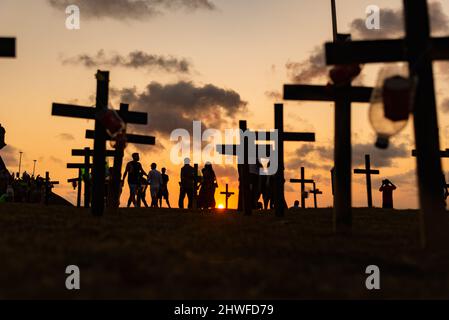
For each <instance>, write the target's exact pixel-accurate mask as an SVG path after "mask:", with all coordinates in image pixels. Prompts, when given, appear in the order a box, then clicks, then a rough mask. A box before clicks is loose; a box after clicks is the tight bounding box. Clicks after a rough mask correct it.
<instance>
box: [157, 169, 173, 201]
mask: <svg viewBox="0 0 449 320" xmlns="http://www.w3.org/2000/svg"><path fill="white" fill-rule="evenodd" d="M166 172H167V169H165V168H162V185H161V191H160V192H159V207H161V208H162V199H165V202H166V203H167V206H168V207H169V208H171V206H170V200H169V199H168V181H169V180H170V178H169V177H168V175H167V174H166Z"/></svg>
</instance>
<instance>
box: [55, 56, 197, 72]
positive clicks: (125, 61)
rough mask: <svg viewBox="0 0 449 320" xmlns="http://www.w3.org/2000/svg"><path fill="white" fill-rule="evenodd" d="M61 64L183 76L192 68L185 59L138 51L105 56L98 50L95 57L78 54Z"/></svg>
mask: <svg viewBox="0 0 449 320" xmlns="http://www.w3.org/2000/svg"><path fill="white" fill-rule="evenodd" d="M62 63H63V64H65V65H82V66H84V67H86V68H93V67H98V66H105V67H123V68H130V69H140V68H146V69H148V70H149V71H152V70H154V69H158V70H163V71H166V72H174V73H184V74H188V73H190V70H191V68H192V65H191V63H190V62H189V61H188V60H187V59H184V58H181V59H180V58H176V57H172V56H162V55H154V54H148V53H146V52H143V51H138V50H135V51H132V52H130V53H129V54H128V55H126V56H124V55H120V54H117V53H114V54H109V55H106V54H105V52H104V50H99V51H98V52H97V53H96V54H95V55H89V54H80V55H77V56H75V57H70V58H66V59H63V61H62Z"/></svg>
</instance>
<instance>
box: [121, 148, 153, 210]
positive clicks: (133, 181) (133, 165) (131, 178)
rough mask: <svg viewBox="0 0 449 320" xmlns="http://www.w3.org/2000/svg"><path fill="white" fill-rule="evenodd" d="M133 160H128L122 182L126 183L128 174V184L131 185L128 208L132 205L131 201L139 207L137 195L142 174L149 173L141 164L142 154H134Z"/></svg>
mask: <svg viewBox="0 0 449 320" xmlns="http://www.w3.org/2000/svg"><path fill="white" fill-rule="evenodd" d="M132 158H133V160H132V161H130V162H128V164H127V165H126V169H125V173H124V174H123V179H122V184H124V182H125V179H126V176H128V186H129V199H128V205H127V206H128V208H129V207H130V206H131V203H132V204H133V205H134V207H137V206H138V205H137V201H136V196H137V192H138V189H139V187H140V179H141V177H142V175H144V176H146V175H147V174H146V173H145V171H144V170H143V168H142V165H141V164H140V162H139V160H140V156H139V154H138V153H133V154H132Z"/></svg>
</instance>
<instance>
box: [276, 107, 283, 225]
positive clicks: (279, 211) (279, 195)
mask: <svg viewBox="0 0 449 320" xmlns="http://www.w3.org/2000/svg"><path fill="white" fill-rule="evenodd" d="M274 128H275V129H276V130H277V131H278V146H277V155H278V170H277V172H276V175H275V181H276V182H275V183H276V190H275V195H274V199H275V203H274V205H275V210H276V216H277V217H283V216H284V214H285V210H284V209H285V207H284V203H285V200H284V181H285V179H284V105H283V104H280V103H277V104H275V105H274Z"/></svg>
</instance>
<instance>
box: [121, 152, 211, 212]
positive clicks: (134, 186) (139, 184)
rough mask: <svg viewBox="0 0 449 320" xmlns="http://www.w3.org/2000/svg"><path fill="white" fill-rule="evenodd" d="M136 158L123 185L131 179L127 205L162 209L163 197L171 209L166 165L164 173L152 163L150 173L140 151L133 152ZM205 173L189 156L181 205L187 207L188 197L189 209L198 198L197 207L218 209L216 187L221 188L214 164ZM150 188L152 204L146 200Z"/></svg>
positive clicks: (183, 178) (207, 166)
mask: <svg viewBox="0 0 449 320" xmlns="http://www.w3.org/2000/svg"><path fill="white" fill-rule="evenodd" d="M132 158H133V160H132V161H130V162H128V164H127V165H126V168H125V172H124V174H123V180H122V185H123V184H124V182H125V180H126V178H128V186H129V198H128V202H127V207H130V206H131V204H133V205H134V206H135V207H140V206H141V204H142V203H143V205H144V206H145V207H152V208H158V207H162V203H163V200H165V202H166V204H167V206H168V207H169V208H171V205H170V200H169V192H168V182H169V180H170V179H169V176H168V175H167V170H166V169H165V168H162V169H161V172H159V170H158V169H157V164H156V163H152V164H151V167H150V170H149V171H148V173H147V172H146V171H145V170H144V169H143V167H142V164H141V163H140V162H139V161H140V157H139V154H138V153H134V154H133V155H132ZM201 172H202V175H198V176H197V175H196V173H195V168H194V167H192V166H191V165H190V161H189V160H188V159H186V160H185V163H184V166H183V167H182V168H181V174H180V178H181V181H180V182H179V187H180V192H179V202H178V205H179V208H184V200H185V198H186V197H187V199H188V208H192V207H193V201H194V199H196V200H197V208H203V209H207V208H215V189H216V188H217V187H218V184H217V178H216V176H215V172H214V170H213V168H212V165H211V164H210V163H207V164H206V165H205V167H204V168H203V169H202V170H201ZM148 187H149V189H150V197H151V204H150V205H148V203H147V201H146V193H147V190H148ZM197 190H199V194H197V196H196V197H195V192H196V191H197Z"/></svg>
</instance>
